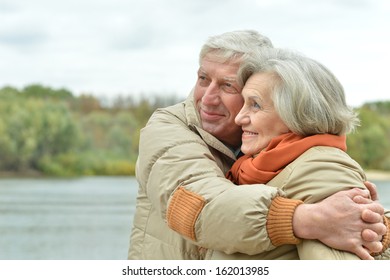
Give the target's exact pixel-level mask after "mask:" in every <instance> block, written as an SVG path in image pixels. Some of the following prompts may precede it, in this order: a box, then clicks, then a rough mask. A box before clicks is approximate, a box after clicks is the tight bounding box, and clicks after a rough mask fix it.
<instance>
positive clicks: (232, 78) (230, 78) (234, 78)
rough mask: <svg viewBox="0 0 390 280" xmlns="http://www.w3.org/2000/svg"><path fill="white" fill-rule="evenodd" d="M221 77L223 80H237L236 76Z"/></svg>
mask: <svg viewBox="0 0 390 280" xmlns="http://www.w3.org/2000/svg"><path fill="white" fill-rule="evenodd" d="M223 79H224V80H225V81H228V82H234V83H236V82H237V78H236V77H223Z"/></svg>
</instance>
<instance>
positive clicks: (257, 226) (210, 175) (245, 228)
mask: <svg viewBox="0 0 390 280" xmlns="http://www.w3.org/2000/svg"><path fill="white" fill-rule="evenodd" d="M139 149H140V150H139V157H138V162H137V178H138V180H139V181H140V182H141V183H142V182H146V184H145V185H146V192H147V196H148V197H149V198H150V200H151V201H152V204H153V205H154V206H155V207H156V210H157V211H158V213H159V214H160V215H161V219H164V220H165V221H166V222H167V223H168V226H169V227H170V228H171V229H173V230H175V231H176V232H178V233H179V234H181V235H182V236H183V237H184V238H186V239H187V240H190V241H191V242H194V243H195V244H196V245H198V246H200V247H204V248H208V249H214V250H219V251H223V252H225V253H228V254H231V253H236V252H240V253H244V254H257V253H260V252H263V251H267V250H271V249H273V248H275V246H274V245H272V243H271V241H270V239H269V237H268V234H267V230H266V220H267V214H268V208H269V206H270V204H271V201H272V199H273V198H275V197H276V196H279V195H283V192H281V191H280V190H277V189H276V188H272V187H267V186H265V185H248V186H236V185H234V184H233V183H231V182H230V181H229V180H227V179H226V178H225V174H224V172H223V171H222V170H221V168H220V166H219V165H218V163H217V162H219V161H221V159H219V158H217V157H215V151H213V150H212V148H210V147H208V146H207V145H206V144H205V143H204V141H203V140H202V139H201V137H200V136H199V135H197V134H196V133H195V132H194V131H192V130H190V129H189V127H188V126H187V124H184V123H183V122H181V121H179V120H178V118H177V117H176V116H174V115H172V114H170V113H169V112H166V111H164V110H160V111H157V112H156V113H155V114H154V115H153V116H152V118H151V120H150V121H149V123H148V125H147V126H146V127H145V128H144V129H143V130H142V132H141V138H140V147H139Z"/></svg>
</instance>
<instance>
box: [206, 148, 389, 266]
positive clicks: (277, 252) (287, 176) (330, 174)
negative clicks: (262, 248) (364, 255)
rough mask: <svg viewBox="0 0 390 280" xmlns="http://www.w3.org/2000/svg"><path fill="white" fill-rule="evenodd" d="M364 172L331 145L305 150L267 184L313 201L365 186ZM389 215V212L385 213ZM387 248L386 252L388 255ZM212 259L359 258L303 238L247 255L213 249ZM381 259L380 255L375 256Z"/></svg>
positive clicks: (296, 197)
mask: <svg viewBox="0 0 390 280" xmlns="http://www.w3.org/2000/svg"><path fill="white" fill-rule="evenodd" d="M365 180H366V177H365V174H364V172H363V170H362V169H361V167H360V165H359V164H358V163H357V162H356V161H354V160H353V159H352V158H350V157H349V156H348V155H347V154H346V153H344V152H343V151H341V150H339V149H336V148H332V147H314V148H311V149H309V150H307V151H306V152H305V153H304V154H302V155H301V156H300V157H299V158H297V159H296V160H295V161H294V162H292V163H291V164H289V165H288V166H287V167H286V168H285V169H284V170H283V171H282V172H281V173H279V174H278V175H277V176H276V177H274V178H273V179H272V180H271V181H270V182H268V183H267V185H269V186H274V187H275V188H279V189H281V190H283V191H284V192H285V193H286V194H287V197H289V198H294V199H299V200H302V201H304V202H305V203H316V202H319V201H321V200H323V199H325V198H326V197H328V196H330V195H331V194H334V193H336V192H338V191H341V190H346V189H349V188H351V186H355V187H359V188H365V186H364V184H363V181H365ZM387 215H389V213H388V214H387ZM389 253H390V251H389V250H388V251H387V252H386V255H387V257H388V256H389ZM210 258H212V259H302V260H305V259H306V260H307V259H321V260H324V259H349V260H354V259H359V258H358V257H357V256H356V255H354V254H351V253H348V252H342V251H338V250H335V249H332V248H329V247H327V246H326V245H324V244H323V243H321V242H319V241H317V240H303V241H302V242H301V243H300V244H299V245H283V246H280V247H278V248H276V249H274V250H272V251H269V252H265V253H262V254H258V255H254V256H247V255H243V254H233V255H226V254H224V253H221V252H213V253H212V254H211V256H210ZM378 258H381V257H378Z"/></svg>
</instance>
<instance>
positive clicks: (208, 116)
mask: <svg viewBox="0 0 390 280" xmlns="http://www.w3.org/2000/svg"><path fill="white" fill-rule="evenodd" d="M238 67H239V64H238V62H237V61H231V62H229V63H222V62H220V60H218V59H217V58H216V57H213V56H212V55H210V54H209V55H207V56H206V57H205V58H204V59H203V60H202V62H201V65H200V67H199V70H198V79H197V82H196V85H195V92H194V99H195V104H196V107H197V109H198V111H199V115H200V118H201V122H202V127H203V129H204V130H206V131H207V132H209V133H211V134H212V135H214V136H215V137H216V138H218V139H219V140H221V141H222V142H223V143H225V144H227V145H229V146H231V147H234V148H238V147H239V145H240V143H241V134H242V130H241V127H240V126H238V125H237V124H236V123H235V122H234V119H235V117H236V115H237V113H238V112H239V111H240V109H241V107H242V105H243V98H242V96H241V87H240V86H239V85H238V83H237V71H238Z"/></svg>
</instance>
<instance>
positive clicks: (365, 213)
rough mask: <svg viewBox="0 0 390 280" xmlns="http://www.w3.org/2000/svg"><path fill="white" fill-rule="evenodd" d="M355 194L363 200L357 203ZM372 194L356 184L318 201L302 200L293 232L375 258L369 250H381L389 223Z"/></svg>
mask: <svg viewBox="0 0 390 280" xmlns="http://www.w3.org/2000/svg"><path fill="white" fill-rule="evenodd" d="M356 197H360V198H359V199H360V200H361V202H363V201H364V203H356V202H355V201H354V198H356ZM369 198H370V194H369V191H368V190H362V189H358V188H355V189H351V190H347V191H340V192H338V193H335V194H333V195H331V196H330V197H328V198H326V199H324V200H323V201H321V202H319V203H316V204H301V205H299V206H298V207H297V209H296V210H295V213H294V217H293V228H294V234H295V235H296V236H297V237H299V238H303V239H318V240H320V241H321V242H322V243H324V244H326V245H327V246H329V247H332V248H334V249H338V250H343V251H348V252H351V253H354V254H356V255H357V256H358V257H360V258H361V259H369V260H372V259H373V257H372V256H371V255H370V253H371V252H380V251H381V250H382V244H381V242H380V240H381V239H382V236H383V235H384V234H385V233H386V226H385V225H384V224H383V218H382V215H383V213H384V209H383V207H382V206H381V205H380V204H379V203H378V202H373V201H372V200H370V199H369ZM359 199H358V200H359ZM363 219H364V220H363ZM367 221H368V222H367Z"/></svg>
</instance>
